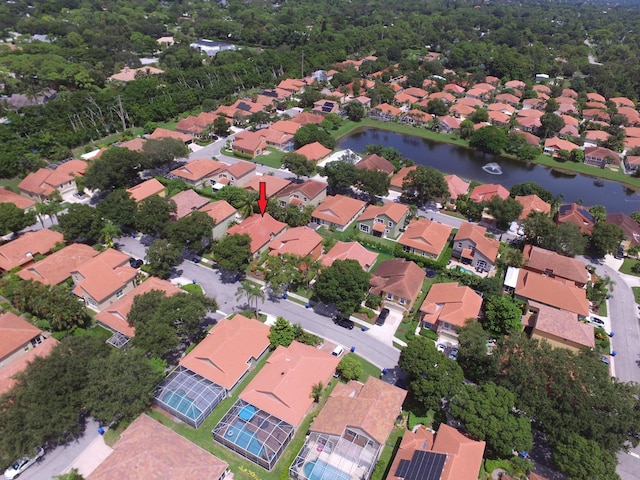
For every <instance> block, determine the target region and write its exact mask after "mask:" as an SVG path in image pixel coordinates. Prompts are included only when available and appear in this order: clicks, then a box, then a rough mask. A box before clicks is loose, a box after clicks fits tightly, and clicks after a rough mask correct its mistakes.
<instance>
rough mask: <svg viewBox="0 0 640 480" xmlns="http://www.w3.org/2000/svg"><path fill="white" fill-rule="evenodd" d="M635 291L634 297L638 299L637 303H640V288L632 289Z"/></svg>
mask: <svg viewBox="0 0 640 480" xmlns="http://www.w3.org/2000/svg"><path fill="white" fill-rule="evenodd" d="M631 290H633V296H634V297H635V299H636V303H640V287H631Z"/></svg>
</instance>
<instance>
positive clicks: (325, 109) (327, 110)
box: [322, 105, 332, 113]
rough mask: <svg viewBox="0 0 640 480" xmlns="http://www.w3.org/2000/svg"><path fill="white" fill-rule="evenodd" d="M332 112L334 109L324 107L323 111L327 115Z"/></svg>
mask: <svg viewBox="0 0 640 480" xmlns="http://www.w3.org/2000/svg"><path fill="white" fill-rule="evenodd" d="M331 110H332V107H327V106H326V105H325V106H324V107H322V111H323V112H325V113H330V112H331Z"/></svg>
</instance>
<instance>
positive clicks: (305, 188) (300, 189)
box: [275, 180, 327, 208]
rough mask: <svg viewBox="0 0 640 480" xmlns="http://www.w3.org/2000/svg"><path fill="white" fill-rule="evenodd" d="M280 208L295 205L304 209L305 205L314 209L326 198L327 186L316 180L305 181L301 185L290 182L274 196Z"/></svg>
mask: <svg viewBox="0 0 640 480" xmlns="http://www.w3.org/2000/svg"><path fill="white" fill-rule="evenodd" d="M275 197H276V199H277V200H278V204H279V205H280V206H281V207H286V206H288V205H295V206H297V207H300V208H304V207H306V206H307V205H311V206H313V207H316V206H318V205H320V203H322V202H323V201H324V200H325V199H326V198H327V184H326V183H324V182H318V181H317V180H306V181H305V182H303V183H295V182H291V183H289V184H288V185H286V186H285V187H284V188H282V190H280V191H279V192H278V193H277V194H276V195H275Z"/></svg>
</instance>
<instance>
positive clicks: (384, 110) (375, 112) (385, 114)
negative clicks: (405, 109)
mask: <svg viewBox="0 0 640 480" xmlns="http://www.w3.org/2000/svg"><path fill="white" fill-rule="evenodd" d="M400 114H402V110H401V109H399V108H398V107H394V106H393V105H389V104H388V103H381V104H380V105H377V106H375V107H373V109H371V110H370V111H369V116H370V117H373V118H377V119H379V120H382V121H383V122H393V121H394V120H395V119H396V117H398V116H399V115H400Z"/></svg>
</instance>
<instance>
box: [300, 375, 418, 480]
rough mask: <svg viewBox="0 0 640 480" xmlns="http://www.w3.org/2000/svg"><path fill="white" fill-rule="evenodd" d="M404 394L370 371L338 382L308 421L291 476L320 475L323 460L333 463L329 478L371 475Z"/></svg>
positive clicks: (352, 477)
mask: <svg viewBox="0 0 640 480" xmlns="http://www.w3.org/2000/svg"><path fill="white" fill-rule="evenodd" d="M406 396H407V392H406V390H402V389H400V388H398V387H396V386H394V385H390V384H388V383H386V382H383V381H382V380H379V379H377V378H374V377H369V378H367V381H366V382H365V383H360V382H357V381H354V380H352V381H350V382H349V383H347V384H344V383H338V385H337V386H336V388H335V389H334V390H333V391H332V392H331V395H330V396H329V398H328V399H327V402H326V404H325V405H324V407H323V408H322V410H320V413H319V414H318V416H317V417H316V418H315V419H314V420H313V423H312V424H311V426H310V427H309V434H308V435H307V439H306V441H305V444H304V445H303V447H302V449H301V450H300V452H299V453H298V456H297V457H296V459H295V460H294V461H293V464H292V465H291V467H290V476H291V478H299V479H306V480H312V479H314V478H322V473H321V472H322V471H323V469H324V468H326V467H323V465H331V466H332V468H333V470H332V471H331V478H344V479H355V478H357V479H360V478H370V476H371V473H372V472H373V468H374V467H375V465H376V462H377V460H378V458H379V456H380V454H381V453H382V449H383V448H384V446H385V444H386V442H387V439H388V438H389V435H390V434H391V431H392V430H393V427H394V424H395V420H396V418H397V417H398V415H400V414H401V412H402V403H403V402H404V399H405V397H406ZM308 465H312V466H313V468H312V469H311V470H310V469H309V468H308ZM316 470H318V471H316ZM314 472H315V473H314Z"/></svg>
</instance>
